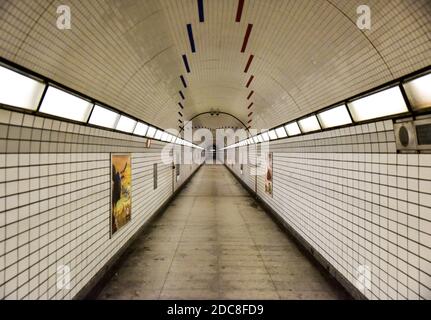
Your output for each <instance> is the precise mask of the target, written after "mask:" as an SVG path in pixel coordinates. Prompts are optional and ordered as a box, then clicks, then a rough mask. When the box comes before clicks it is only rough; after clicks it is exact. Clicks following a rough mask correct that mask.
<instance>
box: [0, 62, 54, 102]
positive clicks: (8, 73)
mask: <svg viewBox="0 0 431 320" xmlns="http://www.w3.org/2000/svg"><path fill="white" fill-rule="evenodd" d="M45 86H46V85H45V84H44V83H43V82H41V81H37V80H34V79H32V78H29V77H26V76H24V75H22V74H20V73H18V72H15V71H12V70H10V69H7V68H4V67H2V66H0V88H1V90H0V103H2V104H5V105H9V106H12V107H18V108H23V109H28V110H36V109H37V107H38V105H39V102H40V99H41V98H42V95H43V92H44V90H45Z"/></svg>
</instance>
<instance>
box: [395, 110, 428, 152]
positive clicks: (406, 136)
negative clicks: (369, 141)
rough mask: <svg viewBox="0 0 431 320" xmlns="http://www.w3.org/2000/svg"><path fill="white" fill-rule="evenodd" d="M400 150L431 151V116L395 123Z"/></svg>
mask: <svg viewBox="0 0 431 320" xmlns="http://www.w3.org/2000/svg"><path fill="white" fill-rule="evenodd" d="M394 131H395V139H396V144H397V149H398V150H399V151H407V152H409V151H428V152H430V151H431V117H428V118H426V119H421V120H415V121H404V122H398V123H395V124H394Z"/></svg>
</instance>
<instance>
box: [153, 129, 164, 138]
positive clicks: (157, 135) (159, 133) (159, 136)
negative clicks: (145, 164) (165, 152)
mask: <svg viewBox="0 0 431 320" xmlns="http://www.w3.org/2000/svg"><path fill="white" fill-rule="evenodd" d="M162 134H163V132H162V131H160V130H157V131H156V135H155V136H154V139H156V140H160V139H161V138H162Z"/></svg>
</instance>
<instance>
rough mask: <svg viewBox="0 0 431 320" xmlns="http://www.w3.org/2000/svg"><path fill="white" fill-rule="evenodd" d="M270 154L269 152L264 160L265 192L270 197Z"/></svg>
mask: <svg viewBox="0 0 431 320" xmlns="http://www.w3.org/2000/svg"><path fill="white" fill-rule="evenodd" d="M272 178H273V176H272V152H269V153H268V155H267V158H266V173H265V192H266V193H267V194H269V195H271V196H272V192H273V184H272Z"/></svg>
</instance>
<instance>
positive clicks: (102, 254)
mask: <svg viewBox="0 0 431 320" xmlns="http://www.w3.org/2000/svg"><path fill="white" fill-rule="evenodd" d="M0 126H1V131H0V132H1V137H0V141H1V142H0V144H1V145H2V150H1V151H0V298H2V299H3V298H4V299H71V298H73V297H74V296H75V295H76V294H77V293H78V292H79V290H80V289H82V288H83V287H84V286H85V285H86V284H87V283H88V282H89V280H90V279H91V278H92V277H93V276H94V275H95V274H96V272H97V271H99V270H100V269H101V268H102V267H103V266H104V265H105V264H106V262H107V261H108V260H109V259H110V258H111V257H112V256H113V255H114V254H115V253H116V252H117V251H118V250H119V249H120V248H121V247H122V246H123V245H124V244H125V243H126V242H127V240H128V239H130V238H131V236H133V235H134V234H135V233H136V232H137V230H138V229H139V228H140V226H142V225H143V223H144V222H145V221H146V220H148V219H149V218H150V217H151V215H152V214H153V213H154V212H155V211H156V210H157V209H158V208H159V207H160V206H161V205H162V204H163V202H165V201H166V200H167V199H168V198H169V196H170V195H171V194H172V183H173V181H172V174H173V173H172V169H171V165H170V164H169V165H166V164H163V163H162V161H161V158H160V157H161V155H160V151H161V148H162V147H163V146H164V144H163V143H159V142H153V144H152V147H151V148H150V149H147V148H145V142H146V139H143V138H136V137H132V136H129V135H125V134H120V133H115V132H110V131H105V130H99V129H95V128H88V127H83V126H79V125H74V124H70V123H66V122H61V121H52V120H50V119H44V118H40V117H34V116H31V115H23V114H19V113H15V112H9V111H5V110H0ZM35 145H36V146H37V147H35ZM110 152H115V153H122V152H126V153H131V154H132V168H133V171H132V173H133V180H132V183H133V185H132V188H133V198H132V201H133V203H132V207H133V209H132V210H133V211H132V221H131V222H130V223H129V224H127V225H126V226H125V227H124V228H123V229H121V230H120V231H119V232H118V233H117V234H115V235H114V236H113V238H112V239H110V238H109V237H110V235H109V215H110V177H111V172H110V167H111V164H110ZM153 163H158V164H159V165H158V188H157V189H156V190H153V173H152V170H153ZM196 167H197V166H195V165H193V166H192V167H190V166H189V167H188V168H185V169H184V170H183V171H182V175H181V180H179V181H178V183H177V185H176V187H178V186H179V185H180V184H182V183H183V182H184V181H185V179H186V178H187V177H188V176H189V175H190V174H191V173H192V172H193V171H194V170H195V169H196ZM60 265H66V266H68V267H69V268H70V271H71V280H72V281H71V288H70V289H69V290H65V289H63V290H59V289H57V280H58V278H57V267H58V266H60Z"/></svg>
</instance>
